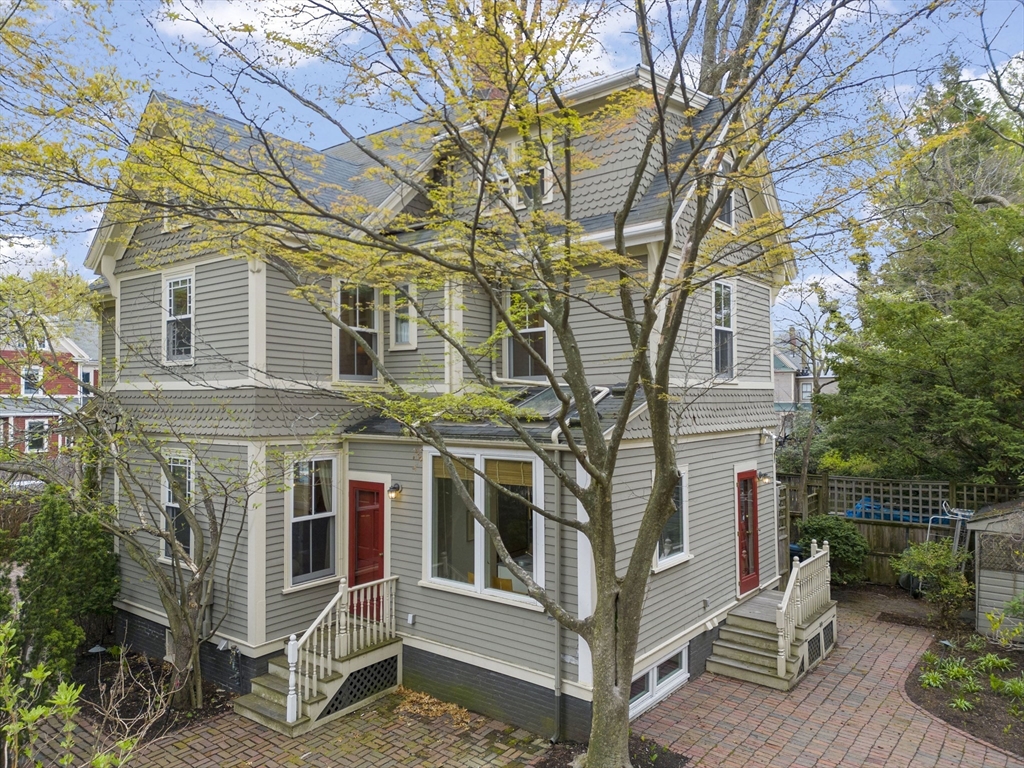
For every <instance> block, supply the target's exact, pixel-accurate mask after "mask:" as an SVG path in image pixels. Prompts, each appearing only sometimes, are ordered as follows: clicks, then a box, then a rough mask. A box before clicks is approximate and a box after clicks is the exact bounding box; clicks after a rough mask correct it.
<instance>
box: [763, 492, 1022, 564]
mask: <svg viewBox="0 0 1024 768" xmlns="http://www.w3.org/2000/svg"><path fill="white" fill-rule="evenodd" d="M778 479H779V481H780V482H781V483H782V488H780V492H779V514H780V516H781V518H782V519H784V520H788V521H789V534H790V540H791V541H797V540H798V539H799V538H800V534H799V528H800V524H801V523H802V522H803V519H804V512H803V509H804V507H802V506H801V504H800V503H799V502H800V496H799V484H800V477H799V476H798V475H779V477H778ZM1021 494H1024V489H1021V488H1019V487H1017V486H1010V485H984V484H981V483H954V482H948V481H941V480H935V481H933V480H890V479H883V478H871V477H830V476H829V475H809V476H808V478H807V504H806V511H807V514H809V515H815V514H832V515H837V516H840V517H845V518H847V519H849V520H850V521H851V522H852V523H854V524H855V525H856V526H857V529H858V530H859V531H860V532H861V533H862V534H863V535H864V537H865V538H866V539H867V540H868V547H869V549H870V554H869V555H868V557H867V560H866V561H865V571H866V576H867V579H868V581H871V582H873V583H876V584H895V583H896V574H895V573H894V572H893V570H892V566H891V565H890V563H889V558H890V557H892V556H893V555H898V554H899V553H901V552H902V551H903V550H905V549H906V548H907V547H909V546H910V545H911V544H915V543H920V542H922V541H924V540H925V538H926V536H927V533H928V523H929V521H931V522H932V537H933V538H936V537H941V536H949V535H951V534H952V526H951V525H950V524H949V519H948V518H943V517H942V502H944V501H945V502H947V503H948V504H949V505H950V506H951V507H955V508H959V509H970V510H974V511H977V510H979V509H981V508H982V507H985V506H988V505H989V504H996V503H999V502H1001V501H1009V500H1010V499H1015V498H1017V497H1018V496H1020V495H1021Z"/></svg>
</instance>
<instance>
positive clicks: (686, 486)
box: [651, 464, 693, 573]
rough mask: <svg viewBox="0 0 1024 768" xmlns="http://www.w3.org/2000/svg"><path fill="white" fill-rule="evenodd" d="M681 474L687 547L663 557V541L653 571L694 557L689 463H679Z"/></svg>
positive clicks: (658, 549)
mask: <svg viewBox="0 0 1024 768" xmlns="http://www.w3.org/2000/svg"><path fill="white" fill-rule="evenodd" d="M677 469H678V470H679V475H680V477H681V478H682V481H683V542H684V543H685V544H686V548H685V549H684V550H683V551H682V552H677V553H675V554H674V555H669V556H668V557H664V558H663V557H661V541H660V539H659V541H658V546H657V547H656V548H655V550H654V561H653V563H652V564H651V572H652V573H661V572H662V571H665V570H668V569H669V568H672V567H673V566H676V565H679V564H680V563H686V562H689V561H690V560H692V559H693V546H692V543H691V541H690V466H689V465H688V464H679V465H677ZM651 482H652V483H653V482H654V470H653V469H652V470H651Z"/></svg>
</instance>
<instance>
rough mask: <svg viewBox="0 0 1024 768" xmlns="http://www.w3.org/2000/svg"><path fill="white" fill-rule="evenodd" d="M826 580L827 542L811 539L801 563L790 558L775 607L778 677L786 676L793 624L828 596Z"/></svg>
mask: <svg viewBox="0 0 1024 768" xmlns="http://www.w3.org/2000/svg"><path fill="white" fill-rule="evenodd" d="M830 580H831V569H830V568H829V552H828V542H827V541H825V542H823V546H822V548H821V549H820V550H819V549H818V542H817V540H816V539H812V540H811V556H810V557H809V558H807V559H806V560H804V561H803V562H802V563H801V562H800V558H799V557H794V558H793V567H792V568H791V569H790V571H789V583H787V584H786V591H785V592H783V593H782V600H781V601H780V602H779V605H778V608H776V610H775V629H776V631H777V633H778V637H779V645H778V655H777V657H776V660H775V664H776V671H777V672H778V675H779V677H785V676H786V658H787V657H788V656H789V649H790V646H791V645H792V643H793V640H794V638H795V637H796V628H797V627H798V626H801V625H803V624H804V623H805V622H806V620H807V619H809V618H810V617H812V616H814V615H815V614H816V613H817V612H818V611H820V610H821V609H822V608H824V607H825V606H826V605H827V604H828V602H829V600H831V597H832V596H831V590H830Z"/></svg>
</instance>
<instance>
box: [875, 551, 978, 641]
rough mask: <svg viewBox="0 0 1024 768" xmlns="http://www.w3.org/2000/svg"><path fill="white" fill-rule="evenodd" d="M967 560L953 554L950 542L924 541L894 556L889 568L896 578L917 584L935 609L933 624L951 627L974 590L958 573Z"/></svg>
mask: <svg viewBox="0 0 1024 768" xmlns="http://www.w3.org/2000/svg"><path fill="white" fill-rule="evenodd" d="M969 557H970V554H969V553H968V552H966V551H963V550H961V551H960V552H957V553H955V554H954V552H953V548H952V541H951V540H950V539H944V540H942V541H926V542H924V543H922V544H911V545H910V546H909V547H908V548H907V550H906V551H905V552H904V553H903V554H901V555H896V556H895V557H893V558H892V567H893V569H894V570H895V571H896V572H897V573H898V574H899V575H901V576H902V575H904V574H907V575H909V576H912V577H914V578H915V579H917V580H918V581H919V582H920V584H921V594H923V595H924V599H925V600H927V601H928V603H930V604H931V605H932V607H934V608H935V610H936V614H935V616H934V618H935V619H936V621H938V623H939V624H940V625H941V626H942V627H944V628H952V627H955V626H956V624H957V620H958V617H959V616H960V612H961V611H962V610H964V609H965V608H967V607H968V605H969V604H970V600H971V597H972V595H973V594H974V587H973V586H972V585H971V584H969V583H968V581H967V579H966V578H965V577H964V575H963V573H961V571H960V568H961V566H962V565H963V564H964V563H965V562H967V559H968V558H969Z"/></svg>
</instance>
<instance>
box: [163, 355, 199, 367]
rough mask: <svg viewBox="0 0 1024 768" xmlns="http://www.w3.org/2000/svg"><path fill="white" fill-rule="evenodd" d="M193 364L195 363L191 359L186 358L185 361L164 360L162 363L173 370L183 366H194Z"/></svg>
mask: <svg viewBox="0 0 1024 768" xmlns="http://www.w3.org/2000/svg"><path fill="white" fill-rule="evenodd" d="M195 363H196V361H195V359H194V358H191V357H190V358H188V359H187V360H186V359H182V360H164V361H163V365H167V366H171V367H173V368H177V367H179V366H185V365H195Z"/></svg>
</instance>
